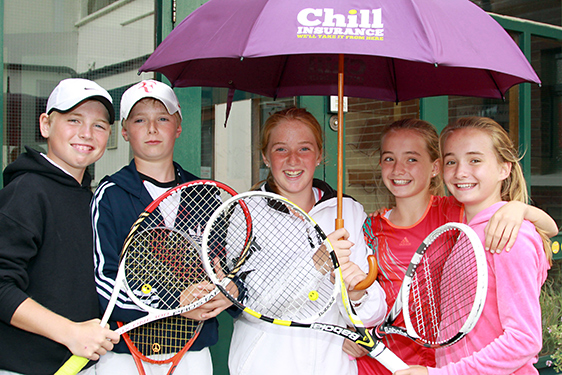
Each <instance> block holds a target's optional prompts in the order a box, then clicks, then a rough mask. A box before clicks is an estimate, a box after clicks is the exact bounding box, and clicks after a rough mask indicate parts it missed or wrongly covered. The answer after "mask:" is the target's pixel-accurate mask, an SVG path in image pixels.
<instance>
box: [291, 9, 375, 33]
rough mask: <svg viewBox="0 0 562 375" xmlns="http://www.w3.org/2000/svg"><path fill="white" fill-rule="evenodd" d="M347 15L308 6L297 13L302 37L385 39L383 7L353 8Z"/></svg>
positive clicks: (299, 31)
mask: <svg viewBox="0 0 562 375" xmlns="http://www.w3.org/2000/svg"><path fill="white" fill-rule="evenodd" d="M347 13H348V14H347V15H344V14H338V13H335V12H334V9H330V8H324V9H314V8H306V9H303V10H301V11H300V12H299V13H298V15H297V21H298V23H299V25H300V26H298V31H297V37H298V38H301V39H307V38H313V39H328V38H329V39H362V40H383V37H384V26H383V23H382V9H370V10H369V9H360V10H356V9H351V10H349V11H348V12H347Z"/></svg>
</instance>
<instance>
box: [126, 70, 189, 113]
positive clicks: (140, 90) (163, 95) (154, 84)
mask: <svg viewBox="0 0 562 375" xmlns="http://www.w3.org/2000/svg"><path fill="white" fill-rule="evenodd" d="M144 98H154V99H157V100H159V101H161V102H162V104H164V106H165V107H166V109H167V110H168V113H169V114H171V115H173V114H174V113H176V112H177V113H179V115H180V118H182V116H181V108H180V103H179V101H178V97H177V96H176V93H175V92H174V90H172V88H171V87H170V86H168V85H167V84H165V83H163V82H159V81H155V80H153V79H147V80H144V81H140V82H139V83H137V84H135V85H133V86H131V87H129V88H128V89H127V91H125V92H124V93H123V96H122V97H121V120H122V121H123V120H126V119H127V118H128V117H129V113H131V109H133V106H134V105H135V104H137V102H138V101H139V100H141V99H144Z"/></svg>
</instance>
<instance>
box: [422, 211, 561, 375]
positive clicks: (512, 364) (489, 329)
mask: <svg viewBox="0 0 562 375" xmlns="http://www.w3.org/2000/svg"><path fill="white" fill-rule="evenodd" d="M505 203H506V202H500V203H496V204H494V205H492V206H490V207H489V208H487V209H485V210H483V211H481V212H480V213H478V214H477V215H476V216H475V217H474V218H473V219H472V221H471V222H470V223H469V225H470V226H471V227H472V228H473V229H474V230H475V231H476V233H477V234H478V236H479V237H480V240H481V241H482V243H484V228H485V227H486V224H487V223H488V221H489V220H490V217H491V216H492V215H493V214H494V213H495V212H496V211H497V210H498V209H499V208H500V207H501V206H502V205H504V204H505ZM486 260H487V263H488V295H487V297H486V303H485V305H484V310H483V311H482V316H481V317H480V319H479V320H478V323H477V324H476V326H475V327H474V329H473V330H472V331H471V332H470V333H468V335H467V336H466V337H465V338H463V339H462V340H461V341H459V342H458V343H456V344H454V345H452V346H450V347H448V348H443V349H438V350H437V351H436V362H437V367H438V368H436V369H434V368H429V374H430V375H435V374H480V375H483V374H493V375H498V374H518V375H519V374H538V371H537V370H536V369H535V367H534V366H533V363H535V362H536V361H537V354H538V353H539V351H540V349H541V346H542V326H541V307H540V304H539V294H540V290H541V286H542V284H543V283H544V281H545V279H546V276H547V271H548V269H549V268H550V267H549V264H548V261H547V260H546V256H545V252H544V248H543V243H542V240H541V237H540V236H539V234H538V233H537V231H536V230H535V226H534V225H533V224H531V223H530V222H528V221H524V222H523V225H522V226H521V229H520V230H519V234H518V236H517V241H516V243H515V245H514V246H513V248H512V249H511V250H510V251H509V252H505V251H503V252H502V253H500V254H490V253H489V252H488V251H486Z"/></svg>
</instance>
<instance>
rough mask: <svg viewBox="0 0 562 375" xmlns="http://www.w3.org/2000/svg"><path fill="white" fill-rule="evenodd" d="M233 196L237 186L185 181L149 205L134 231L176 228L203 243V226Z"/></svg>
mask: <svg viewBox="0 0 562 375" xmlns="http://www.w3.org/2000/svg"><path fill="white" fill-rule="evenodd" d="M234 195H236V191H235V190H234V189H232V188H231V187H230V186H228V185H226V184H223V183H221V182H218V181H212V180H195V181H189V182H186V183H183V184H181V185H178V186H176V187H174V188H172V189H170V190H168V191H166V192H165V193H164V194H162V195H161V196H160V197H158V198H157V199H155V200H154V201H153V202H152V203H151V204H149V205H148V206H147V207H146V209H145V211H144V212H143V213H142V214H140V215H139V218H138V220H137V221H136V222H135V223H134V224H133V226H132V229H131V232H133V231H134V230H137V229H136V228H138V229H144V228H151V227H168V228H176V229H178V230H180V231H183V232H185V233H187V234H188V235H189V236H191V237H192V238H193V239H194V240H195V241H196V242H197V243H199V244H201V235H202V232H203V228H204V227H205V224H207V221H208V220H209V218H210V216H211V213H212V212H213V211H214V210H215V209H216V208H217V207H219V206H220V204H221V203H222V202H224V201H225V200H227V199H228V198H230V197H232V196H234Z"/></svg>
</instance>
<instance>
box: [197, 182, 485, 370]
mask: <svg viewBox="0 0 562 375" xmlns="http://www.w3.org/2000/svg"><path fill="white" fill-rule="evenodd" d="M242 207H244V209H242ZM245 212H249V216H250V218H251V226H252V230H251V238H250V240H248V239H247V234H248V230H247V227H246V225H247V224H246V223H245V218H246V216H247V213H245ZM217 236H218V237H221V236H222V237H223V238H224V239H225V240H224V241H223V244H224V248H223V249H222V250H221V251H220V252H221V253H222V254H223V255H222V256H221V258H222V262H221V267H222V269H220V272H218V273H217V267H216V262H213V261H212V259H213V258H212V257H210V256H209V255H208V254H213V256H216V254H217V253H219V251H218V249H216V248H212V247H210V246H209V243H208V241H207V239H208V238H211V237H212V238H216V237H217ZM201 250H202V256H201V258H202V261H203V264H204V266H205V269H206V271H207V272H208V273H209V276H210V279H211V281H212V282H214V283H215V284H216V285H218V287H219V289H221V291H222V292H223V293H224V294H225V295H226V296H227V297H228V298H229V299H230V300H231V301H232V302H233V303H234V304H235V305H236V306H238V307H239V308H240V309H242V310H243V311H245V312H246V313H248V314H250V315H252V316H254V317H256V318H258V319H261V320H263V321H266V322H269V323H272V324H278V325H282V326H288V327H301V328H309V329H315V330H321V331H325V332H330V333H332V334H336V335H339V336H342V337H344V338H347V339H350V340H352V341H354V342H355V343H357V344H359V345H361V346H363V347H364V348H366V349H367V350H369V351H370V355H371V356H372V357H374V358H376V359H377V360H379V361H380V362H381V363H382V364H383V365H385V366H386V367H388V368H389V369H390V370H391V371H392V372H394V371H397V370H399V369H404V368H407V367H408V366H407V365H406V364H405V363H404V362H403V361H402V360H400V359H399V358H398V357H397V356H396V355H395V354H394V353H392V352H391V351H390V350H388V349H387V348H386V347H384V345H383V344H382V343H381V342H380V341H378V340H376V339H374V338H373V337H372V336H371V333H370V332H369V331H368V330H367V329H366V328H365V326H364V324H363V322H362V321H361V319H360V318H359V317H358V316H357V314H356V313H355V311H354V309H353V307H352V306H351V304H350V302H349V299H348V295H347V290H346V287H345V284H344V282H343V276H342V273H341V270H340V267H339V263H338V260H337V257H336V255H335V253H334V250H333V248H332V246H331V244H330V242H329V241H328V239H327V238H326V235H325V234H324V232H323V231H322V230H321V229H320V227H319V226H318V225H317V224H316V223H315V222H314V220H313V219H312V218H311V217H310V216H309V215H308V214H307V213H306V212H304V211H303V210H301V209H300V208H299V207H298V206H296V205H295V204H293V203H291V202H290V201H288V200H286V199H285V198H283V197H281V196H279V195H276V194H272V193H266V192H261V191H253V192H247V193H242V194H239V195H237V196H235V197H233V198H231V199H229V200H228V201H226V202H225V203H223V205H221V207H220V208H218V209H217V211H215V213H214V214H213V216H212V217H211V219H210V220H209V223H208V224H207V226H206V227H205V231H204V232H203V243H202V247H201ZM467 251H468V250H467ZM469 251H470V252H472V249H469ZM241 260H243V261H241ZM442 262H444V263H447V262H446V260H443V261H442ZM484 266H485V264H484ZM228 274H236V275H237V277H238V278H239V279H240V280H241V281H240V282H241V284H242V287H243V289H244V293H243V297H242V298H241V297H240V296H235V295H231V294H229V292H228V290H226V289H225V288H224V287H223V286H222V285H223V284H224V278H225V276H224V275H228ZM332 274H334V275H335V281H333V282H332V280H331V275H332ZM441 281H443V282H445V280H441ZM411 284H413V283H411ZM424 287H425V286H424ZM411 290H417V291H418V292H422V293H425V291H424V290H420V289H419V288H418V289H415V288H412V289H411ZM448 297H452V296H451V295H448ZM336 301H341V304H342V305H343V307H344V310H345V311H346V313H347V317H346V318H347V320H348V324H350V325H351V326H353V329H348V328H346V327H341V326H337V325H333V324H328V323H323V322H322V323H321V322H319V320H320V318H321V317H322V316H323V315H324V314H325V313H326V311H328V310H329V309H330V307H331V306H332V305H333V304H334V303H335V302H336ZM423 324H425V323H423ZM388 330H389V331H390V328H388Z"/></svg>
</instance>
